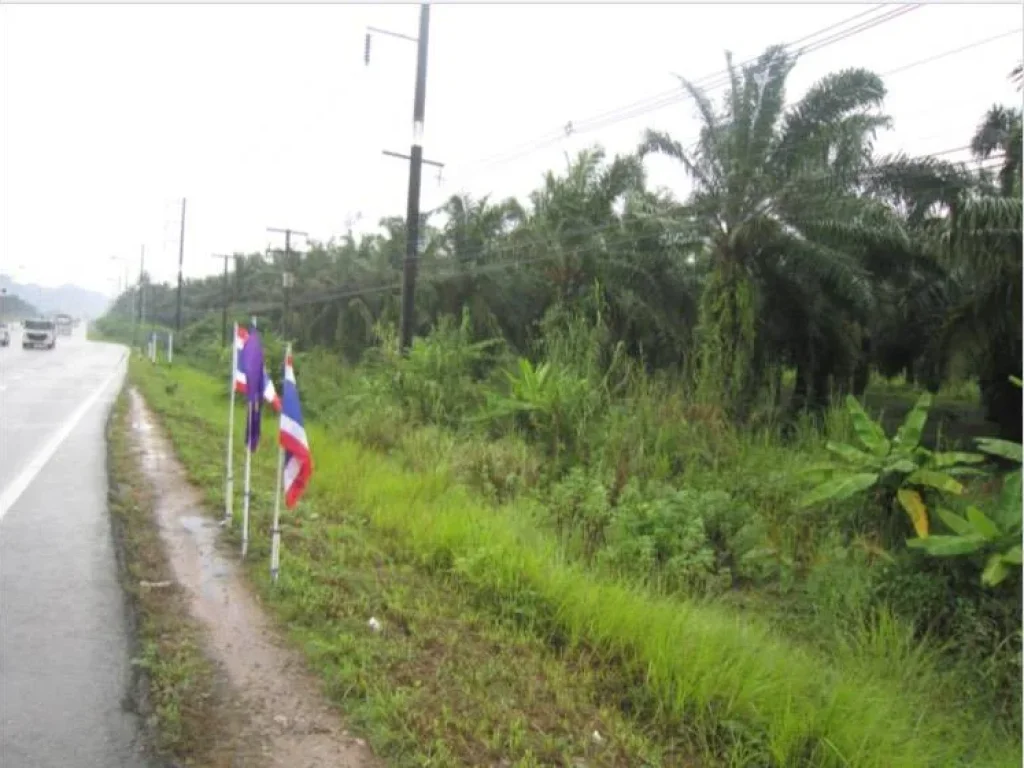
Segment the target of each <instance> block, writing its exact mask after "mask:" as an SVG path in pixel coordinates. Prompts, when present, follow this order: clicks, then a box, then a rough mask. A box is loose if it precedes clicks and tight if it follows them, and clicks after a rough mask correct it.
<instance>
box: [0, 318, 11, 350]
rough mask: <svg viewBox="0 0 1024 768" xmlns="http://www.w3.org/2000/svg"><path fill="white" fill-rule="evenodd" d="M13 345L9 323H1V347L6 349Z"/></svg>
mask: <svg viewBox="0 0 1024 768" xmlns="http://www.w3.org/2000/svg"><path fill="white" fill-rule="evenodd" d="M10 343H11V329H10V328H8V327H7V323H0V347H6V346H7V345H8V344H10Z"/></svg>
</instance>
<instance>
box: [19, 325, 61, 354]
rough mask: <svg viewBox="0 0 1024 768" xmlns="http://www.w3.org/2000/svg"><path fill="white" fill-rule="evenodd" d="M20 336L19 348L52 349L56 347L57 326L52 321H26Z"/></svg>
mask: <svg viewBox="0 0 1024 768" xmlns="http://www.w3.org/2000/svg"><path fill="white" fill-rule="evenodd" d="M22 326H23V328H24V329H25V330H24V331H23V333H22V334H21V348H22V349H28V348H29V347H42V348H43V349H53V348H54V347H55V346H57V324H56V323H55V322H54V321H53V320H26V321H25V322H24V323H23V324H22Z"/></svg>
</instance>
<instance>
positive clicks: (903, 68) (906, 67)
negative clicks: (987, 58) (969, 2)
mask: <svg viewBox="0 0 1024 768" xmlns="http://www.w3.org/2000/svg"><path fill="white" fill-rule="evenodd" d="M1022 32H1024V27H1017V28H1016V29H1012V30H1010V31H1008V32H1001V33H999V34H997V35H991V36H989V37H986V38H983V39H980V40H975V41H974V42H971V43H968V44H966V45H963V46H960V47H958V48H953V49H950V50H946V51H940V52H939V53H936V54H934V55H932V56H928V57H925V58H923V59H918V60H916V61H913V62H910V63H908V64H903V65H900V66H898V67H895V68H893V69H890V70H888V71H886V72H882V73H880V74H879V77H883V78H888V77H892V76H894V75H899V74H902V73H904V72H908V71H910V70H912V69H916V68H918V67H922V66H925V65H926V64H931V63H932V62H935V61H938V60H940V59H944V58H946V57H949V56H953V55H957V54H961V53H965V52H966V51H969V50H971V49H973V48H978V47H980V46H982V45H988V44H990V43H994V42H996V41H998V40H1002V39H1004V38H1006V37H1010V36H1012V35H1020V34H1021V33H1022ZM689 98H690V96H689V93H688V92H686V93H681V92H680V91H678V89H677V90H676V91H675V92H674V97H673V99H669V100H667V101H665V102H664V103H663V104H662V105H661V106H667V105H669V104H671V103H675V102H682V101H686V100H688V99H689ZM792 106H793V104H787V105H786V106H785V107H784V108H785V109H788V108H791V107H792ZM660 108H661V107H660V106H659V107H654V108H652V109H650V110H646V111H654V110H655V109H660ZM644 113H645V112H637V113H635V114H630V115H627V116H626V117H625V118H620V119H631V118H632V117H637V116H639V115H641V114H644ZM615 122H618V121H616V120H613V121H610V122H607V123H606V125H612V124H614V123H615ZM595 127H604V126H602V125H598V126H591V127H588V128H586V129H584V130H585V131H591V130H593V129H594V128H595ZM581 132H584V131H579V130H578V131H575V132H574V133H581ZM564 139H565V136H562V137H559V138H557V139H554V140H550V141H549V142H548V144H547V145H544V146H538V147H537V148H536V149H533V150H530V151H526V152H523V153H521V154H519V155H510V156H507V157H504V156H503V157H504V159H498V160H494V161H492V162H490V163H489V164H488V165H487V166H486V167H485V168H481V169H480V170H479V171H478V172H476V173H474V174H471V175H470V176H468V177H464V178H463V184H465V182H466V181H469V180H472V179H476V178H479V177H480V176H482V175H483V173H484V172H486V171H491V170H493V169H494V168H495V167H498V166H500V165H504V164H506V163H508V162H511V161H513V160H519V159H522V157H525V156H528V155H529V154H532V153H533V152H537V151H540V150H541V149H545V148H547V146H551V145H554V144H557V143H558V142H560V141H563V140H564ZM696 142H697V139H695V138H693V139H690V140H688V142H680V143H681V144H685V143H690V144H695V143H696ZM463 167H464V168H465V167H473V165H472V164H470V165H467V166H463Z"/></svg>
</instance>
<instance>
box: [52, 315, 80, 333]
mask: <svg viewBox="0 0 1024 768" xmlns="http://www.w3.org/2000/svg"><path fill="white" fill-rule="evenodd" d="M53 319H54V322H56V323H57V333H59V334H60V335H61V336H70V335H71V331H72V329H73V328H74V327H75V325H74V322H75V321H74V318H73V317H71V315H65V314H63V313H58V314H56V315H54V317H53Z"/></svg>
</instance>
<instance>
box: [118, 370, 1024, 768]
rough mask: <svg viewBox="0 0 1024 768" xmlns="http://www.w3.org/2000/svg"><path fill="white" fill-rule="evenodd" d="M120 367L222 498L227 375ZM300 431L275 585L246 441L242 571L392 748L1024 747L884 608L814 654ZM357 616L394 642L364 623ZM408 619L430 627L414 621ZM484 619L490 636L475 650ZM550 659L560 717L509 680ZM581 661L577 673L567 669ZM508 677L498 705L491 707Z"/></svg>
mask: <svg viewBox="0 0 1024 768" xmlns="http://www.w3.org/2000/svg"><path fill="white" fill-rule="evenodd" d="M132 375H133V378H134V380H136V381H137V382H138V383H139V385H140V386H141V387H142V389H143V390H144V392H145V394H146V396H147V399H148V400H149V402H150V403H151V404H152V405H153V407H154V408H155V409H156V410H157V411H158V412H159V413H160V414H161V416H162V418H163V419H164V422H165V424H166V425H167V427H168V429H169V431H170V433H171V437H172V439H173V440H174V442H175V444H176V446H177V448H178V450H179V451H180V452H181V454H182V456H183V459H184V461H185V463H186V466H187V467H188V469H189V471H190V473H191V476H192V478H193V480H194V481H195V482H197V483H198V484H199V485H200V486H202V487H203V488H204V489H205V490H206V492H207V498H208V499H209V501H210V502H211V503H212V504H215V505H218V504H219V503H220V502H221V501H222V499H221V490H220V484H221V467H220V465H219V460H216V459H215V460H213V461H212V462H211V459H212V458H213V457H219V456H220V448H219V446H220V445H222V441H223V431H224V428H225V426H224V424H225V419H226V414H225V413H224V411H225V410H226V395H225V394H223V393H221V392H220V391H219V390H220V389H221V387H222V385H221V383H220V382H219V381H217V380H215V379H213V378H211V377H209V376H207V375H205V374H201V373H198V372H196V371H194V370H189V369H187V368H185V367H184V366H179V365H176V366H175V367H174V368H173V369H168V368H166V367H159V368H152V367H151V366H149V365H148V364H145V363H140V361H133V366H132ZM300 375H301V374H300ZM269 424H271V426H268V428H267V429H266V431H265V434H266V439H267V440H268V442H270V441H271V440H272V439H273V436H274V429H273V426H272V422H270V423H269ZM308 432H309V434H310V439H311V441H312V444H313V449H314V455H315V458H316V464H317V472H316V476H315V479H314V482H313V485H312V486H311V490H310V493H309V500H308V502H306V503H305V504H304V506H303V509H302V511H301V512H300V518H301V519H302V520H303V522H302V525H301V526H298V527H291V528H289V530H288V532H287V534H286V536H285V546H284V556H283V564H282V567H283V569H284V575H283V576H282V582H281V584H280V585H279V587H278V589H277V590H273V589H272V588H271V587H270V585H269V584H268V583H267V578H266V565H265V563H264V562H263V556H264V555H265V552H266V539H265V534H266V528H267V527H268V526H267V525H266V517H265V513H266V511H268V510H269V509H270V507H271V501H272V498H271V496H272V483H271V481H270V480H269V478H271V477H272V476H273V471H272V466H273V464H272V462H273V461H274V451H273V449H272V448H265V449H263V450H262V451H261V452H260V453H259V454H258V457H259V460H258V462H257V468H258V472H259V474H257V475H256V476H257V477H262V478H268V479H267V480H266V481H265V482H263V483H262V484H261V488H260V492H259V493H257V495H256V496H255V502H254V503H255V508H256V509H258V510H260V511H261V512H260V515H261V516H260V517H258V518H257V521H256V525H255V526H254V534H255V540H254V545H253V553H254V556H253V558H252V560H251V561H250V562H251V566H250V567H251V573H252V575H253V577H254V578H255V580H256V582H257V584H258V585H259V588H260V589H261V590H262V591H263V593H264V594H265V595H267V596H268V597H269V598H270V601H271V604H272V605H273V606H274V607H275V610H276V611H277V613H278V615H279V616H280V617H281V619H282V620H284V621H285V622H287V623H288V624H289V626H290V627H291V628H292V629H293V632H294V633H295V635H296V637H297V638H298V639H299V640H300V641H301V642H302V643H303V645H304V647H305V650H306V652H307V654H308V656H309V657H310V659H311V661H312V662H313V664H314V665H315V666H316V667H317V668H318V669H319V670H320V671H321V673H322V674H323V676H324V678H325V681H326V682H327V685H328V690H329V691H330V692H331V693H332V695H333V696H334V698H335V699H336V700H337V701H339V703H341V704H342V705H343V706H344V707H345V708H346V709H347V710H349V711H350V712H352V713H353V715H354V716H355V717H356V719H357V722H358V724H359V725H360V726H361V727H363V728H364V729H365V730H366V731H367V732H368V733H369V734H370V735H371V739H372V741H373V743H374V746H375V747H377V748H378V749H379V750H381V751H382V753H384V754H386V755H389V756H391V757H393V758H394V759H395V760H396V761H398V762H397V763H396V764H409V765H413V764H417V765H424V764H426V765H453V764H466V765H478V764H482V760H483V756H484V755H486V756H487V759H494V758H495V757H497V756H498V755H501V756H503V757H505V758H506V759H513V760H516V761H518V763H517V764H519V765H540V764H545V765H550V764H569V763H568V760H569V759H570V756H571V755H580V754H589V756H588V757H587V760H588V764H594V765H639V764H644V763H645V762H647V763H649V764H652V765H663V764H664V765H676V764H687V763H686V757H685V755H686V754H692V755H694V756H697V757H700V758H702V759H703V760H704V761H705V762H706V763H710V764H720V765H778V766H783V765H785V766H794V765H808V766H810V765H813V766H846V765H850V766H908V767H909V766H955V765H986V766H1001V765H1007V766H1008V765H1018V764H1019V762H1020V746H1019V743H1015V742H1014V740H1013V739H1009V738H1007V737H1005V736H1004V735H1002V734H1001V733H1000V732H999V731H998V729H997V728H996V727H994V726H992V725H990V724H989V723H988V722H987V721H986V719H985V718H984V717H981V716H974V715H973V714H972V713H971V712H970V711H969V710H963V709H961V708H959V707H954V706H952V704H951V703H950V702H952V701H954V700H955V699H954V698H953V697H952V696H951V695H950V692H951V691H952V690H953V689H954V688H955V686H956V680H955V679H954V678H953V677H951V676H944V675H942V674H940V672H939V671H938V669H937V663H936V661H935V660H934V659H933V658H932V655H931V653H930V652H929V651H928V650H927V648H926V647H925V646H921V645H919V644H917V643H915V642H913V640H912V639H911V638H910V636H909V634H908V633H907V632H906V630H904V629H903V628H902V627H901V626H900V625H899V624H897V623H895V622H892V621H890V620H888V619H887V617H886V616H885V614H881V615H880V616H879V617H878V618H877V620H876V621H875V622H873V623H872V624H870V625H869V627H868V628H867V629H865V630H864V631H862V632H860V633H859V634H853V635H851V636H843V637H842V638H838V637H837V640H836V642H835V643H834V646H833V647H832V649H831V652H830V653H828V654H824V653H821V652H818V651H815V650H811V649H810V648H809V647H807V646H805V645H802V644H798V643H796V642H793V641H791V640H789V639H787V638H785V637H783V636H781V635H780V634H779V633H777V632H776V631H774V630H772V629H771V628H770V627H769V626H768V625H767V623H766V622H765V621H763V620H761V619H760V618H758V617H757V616H752V615H741V614H740V613H738V612H737V611H735V610H732V609H729V608H726V607H724V606H716V605H710V604H703V603H697V602H693V601H687V600H682V599H669V598H666V597H658V596H656V595H654V594H652V593H650V592H648V591H646V590H644V589H641V588H639V587H630V586H627V585H625V584H623V583H620V582H616V581H614V580H611V579H609V578H606V577H602V576H599V575H597V574H596V573H594V572H591V571H588V570H587V569H585V568H583V567H582V566H580V565H579V564H577V563H574V562H570V561H568V560H566V559H565V557H564V556H563V554H562V550H561V548H560V547H559V546H558V543H557V542H556V541H555V539H554V538H553V537H551V536H550V535H548V534H547V533H545V532H544V528H543V527H542V526H540V525H538V524H537V522H536V520H537V513H538V510H537V509H536V503H535V502H531V501H529V500H527V499H519V500H513V501H512V502H510V503H507V504H504V505H496V504H491V503H487V502H485V501H484V500H483V499H481V498H478V497H477V496H475V495H474V494H473V493H472V492H470V491H469V490H467V489H466V488H465V487H464V486H461V485H459V484H457V483H456V482H454V481H453V480H452V477H451V474H450V473H449V472H448V471H447V470H446V469H443V468H441V469H437V470H435V471H420V472H414V471H410V470H408V469H406V468H404V467H402V466H401V465H400V464H399V463H398V462H397V461H395V460H393V459H389V458H387V457H384V456H382V455H380V454H378V453H376V452H374V451H371V450H368V449H366V448H363V447H361V446H360V445H357V444H356V443H354V442H352V441H351V440H347V439H344V438H342V437H340V436H338V435H336V434H335V433H333V432H332V431H330V430H326V429H324V428H322V427H320V426H318V425H308ZM239 442H240V441H239ZM238 506H239V505H238V504H237V503H236V509H237V508H238ZM395 605H398V606H400V607H399V608H398V609H397V612H396V611H395V609H394V606H395ZM416 606H419V608H418V609H417V608H416ZM389 611H391V613H390V614H389ZM371 613H373V614H378V618H381V619H382V620H385V625H386V626H387V627H390V628H391V630H390V631H391V632H392V633H395V634H396V635H398V636H399V639H397V640H395V641H394V642H397V643H398V644H397V645H395V646H387V645H385V644H384V643H382V642H381V639H380V637H379V636H375V635H367V630H366V629H365V622H366V620H367V619H368V618H369V616H368V615H367V614H371ZM446 621H450V622H452V623H453V624H452V625H453V626H455V627H459V632H460V633H463V632H464V630H465V628H469V627H472V628H474V629H473V630H472V632H470V633H468V634H469V635H470V636H471V637H474V638H476V640H473V641H470V640H462V639H455V638H454V637H451V638H450V639H449V641H448V643H447V645H446V644H445V643H444V642H440V643H439V645H438V644H437V643H436V642H435V644H431V643H429V642H428V643H427V644H426V645H424V642H425V640H424V638H425V637H430V636H431V635H432V634H433V635H434V636H435V638H436V637H446V636H447V635H445V633H444V632H443V631H442V630H441V629H439V628H438V625H443V624H444V623H445V622H446ZM417 623H420V624H424V625H426V626H428V627H429V628H428V629H426V630H424V629H422V627H420V628H418V629H416V630H415V631H412V630H411V629H410V628H411V627H417V626H418V624H417ZM403 626H404V627H406V628H405V629H403V628H402V627H403ZM492 633H498V634H497V635H496V636H497V637H500V638H502V639H503V642H502V643H498V644H497V645H496V646H494V647H493V649H492V651H491V652H490V653H486V652H483V651H482V650H481V649H486V648H488V647H489V646H488V643H489V642H490V641H483V640H480V638H484V637H491V636H492ZM383 634H384V635H385V636H386V637H391V635H389V634H388V632H385V633H383ZM402 636H405V639H404V640H403V639H401V637H402ZM463 642H467V643H469V645H468V646H466V647H464V646H463ZM477 643H479V644H477ZM434 649H436V653H437V654H439V655H441V656H442V657H443V656H444V655H445V654H446V653H447V654H453V655H454V658H455V660H454V661H453V662H451V665H450V667H445V665H444V664H441V665H440V669H441V670H442V671H440V672H439V671H438V669H439V668H438V667H437V666H436V661H431V662H429V663H427V662H426V659H428V658H431V651H432V650H434ZM522 649H530V652H529V654H528V657H529V658H530V659H533V661H531V662H524V661H522V660H521V658H520V656H519V655H517V652H521V651H522ZM553 649H557V650H553ZM392 653H393V654H395V655H394V656H392V655H391V654H392ZM488 658H490V659H491V664H486V663H484V661H485V660H486V659H488ZM463 659H464V660H465V664H462V663H461V660H463ZM550 659H557V664H554V662H552V661H550ZM403 662H405V664H406V665H407V669H406V671H405V672H404V673H401V674H399V673H398V672H396V670H402V669H403ZM542 662H543V665H545V666H544V669H546V670H548V673H547V674H550V670H552V669H555V670H562V672H558V673H556V674H554V676H553V677H552V678H551V679H548V680H546V682H545V684H544V686H543V690H544V691H545V692H547V693H548V694H549V697H551V698H552V699H553V701H555V702H558V701H561V702H563V704H562V705H561V706H554V705H553V708H554V711H557V712H558V713H559V714H558V715H557V716H555V715H554V714H553V713H548V712H547V710H546V709H545V714H544V715H543V716H541V715H533V716H530V715H526V714H524V710H525V708H526V705H527V703H528V702H535V701H536V698H537V690H531V688H530V685H529V683H528V681H526V680H524V679H523V678H527V677H530V676H532V675H531V670H533V669H537V668H538V667H537V666H531V665H542ZM424 664H426V666H423V665H424ZM551 664H554V666H547V665H551ZM432 665H433V666H432ZM460 666H461V667H465V669H462V673H461V674H455V672H454V669H455V668H456V667H460ZM503 668H504V669H505V670H508V669H509V668H511V669H513V670H515V672H516V674H511V675H509V674H505V675H504V677H503V678H501V679H502V680H503V685H504V686H506V687H507V688H506V689H507V690H511V691H515V692H516V693H515V695H512V694H499V695H498V696H496V697H494V696H490V695H489V691H490V689H491V687H492V686H493V685H494V684H495V683H494V681H495V679H497V678H495V677H493V676H494V675H496V674H499V670H501V669H503ZM408 669H413V670H420V669H422V670H424V671H423V672H422V673H417V672H413V673H412V675H411V676H410V675H409V672H408ZM580 669H587V670H589V671H590V673H591V677H588V676H587V675H583V676H580V677H577V676H575V675H574V674H572V673H571V672H570V670H580ZM428 681H429V682H428ZM425 688H426V691H424V689H425ZM497 690H498V691H501V690H502V687H501V686H498V687H497ZM506 695H508V696H509V698H508V699H507V702H508V703H507V705H506V706H504V707H503V706H500V705H496V704H494V701H493V700H494V699H495V698H497V699H499V700H506V698H505V697H506ZM465 696H469V697H471V699H470V700H471V701H472V704H471V705H469V707H468V711H467V709H466V705H465V704H464V699H463V697H465ZM584 705H586V706H584ZM494 707H497V708H496V709H495V708H494ZM588 708H589V709H588ZM566 712H570V713H571V712H578V713H579V714H578V715H576V716H575V717H572V716H570V715H569V714H565V713H566ZM459 713H461V714H459ZM584 713H585V714H584ZM597 713H600V716H601V717H603V718H605V720H603V721H602V722H603V724H604V726H603V727H604V728H605V729H607V733H608V734H610V736H609V738H608V740H607V741H606V742H605V744H604V746H602V747H600V748H596V745H593V744H588V742H587V739H588V736H587V734H589V733H590V731H592V730H593V729H594V728H592V727H590V726H589V723H590V722H594V721H595V718H596V717H597ZM569 723H571V725H569ZM584 723H587V724H588V725H584ZM495 728H497V729H498V731H497V733H498V734H500V735H495ZM598 730H600V728H598ZM601 732H602V733H605V731H601ZM585 745H586V746H585Z"/></svg>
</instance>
